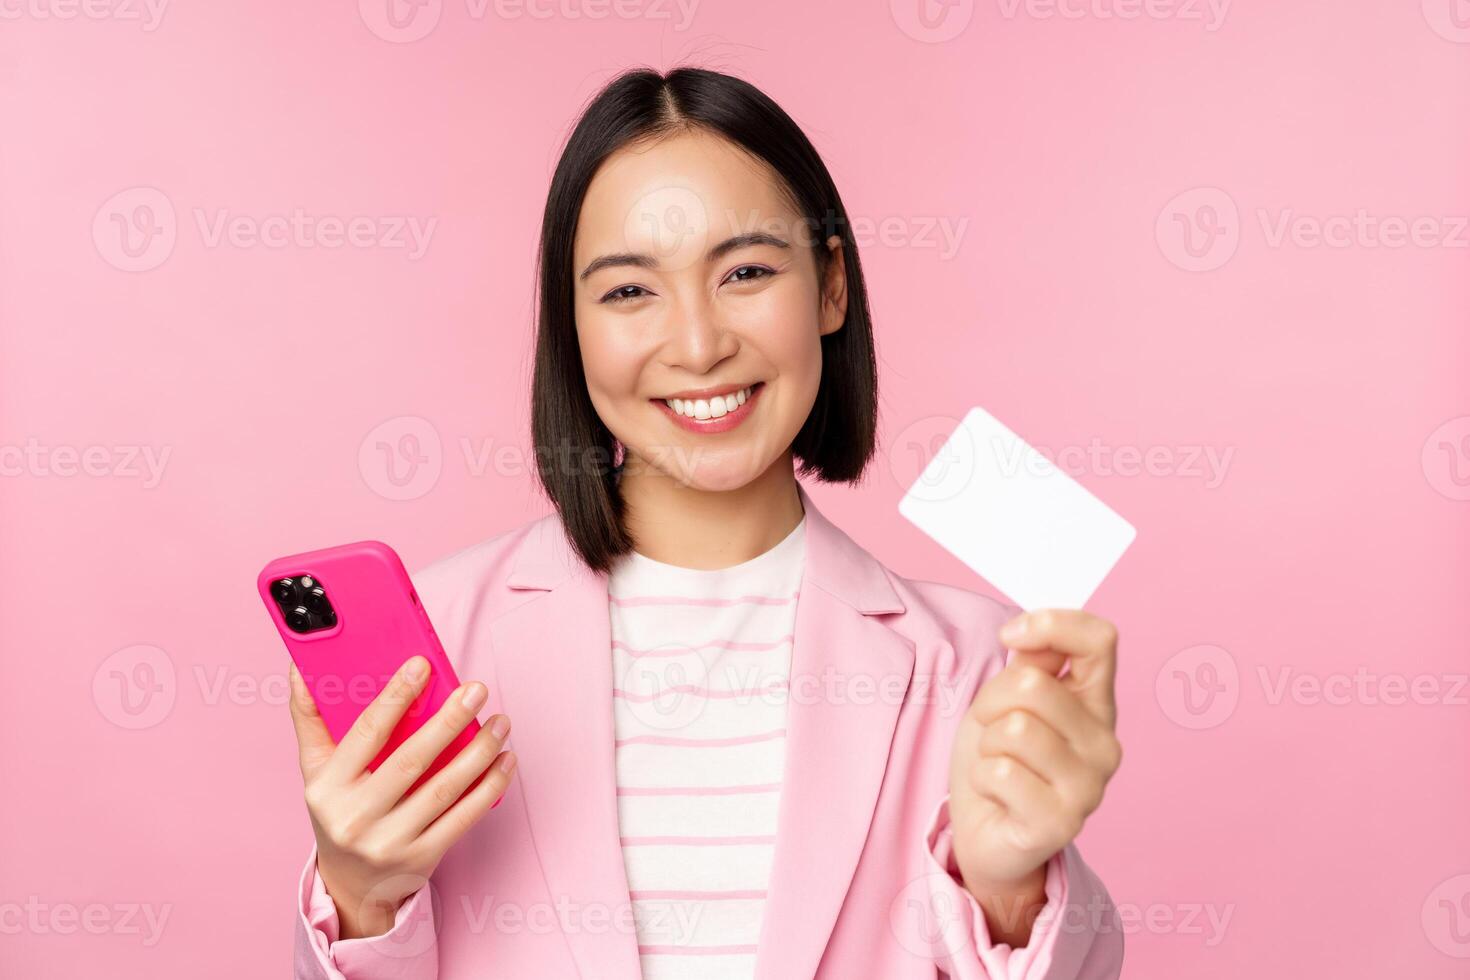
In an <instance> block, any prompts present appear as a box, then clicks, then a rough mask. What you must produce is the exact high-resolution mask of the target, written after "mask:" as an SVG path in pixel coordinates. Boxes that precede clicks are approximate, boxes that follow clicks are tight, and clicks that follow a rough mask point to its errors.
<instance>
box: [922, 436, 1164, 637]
mask: <svg viewBox="0 0 1470 980" xmlns="http://www.w3.org/2000/svg"><path fill="white" fill-rule="evenodd" d="M898 512H899V513H900V514H902V515H903V516H904V517H906V518H908V519H909V520H910V521H912V522H913V523H914V524H915V525H917V526H918V527H919V529H920V530H922V531H923V532H924V533H926V534H928V535H929V536H930V537H932V538H933V539H934V540H936V541H938V542H939V543H940V544H941V545H943V546H944V547H945V549H946V550H948V551H949V552H950V553H951V554H953V555H954V556H955V557H956V558H958V559H959V560H960V561H962V562H964V563H965V564H966V565H968V566H970V568H972V569H974V570H975V571H976V572H977V573H979V575H980V576H981V577H982V578H984V579H985V580H986V581H987V582H989V583H990V584H991V585H993V586H995V587H996V588H997V589H999V590H1000V591H1001V592H1002V593H1004V594H1005V595H1006V596H1008V597H1009V598H1010V599H1011V601H1013V602H1015V603H1016V604H1017V605H1019V606H1021V608H1023V609H1043V608H1055V609H1081V608H1082V605H1083V603H1085V602H1086V601H1087V600H1088V599H1089V598H1090V597H1091V596H1092V593H1093V592H1095V591H1096V590H1097V587H1098V586H1099V585H1100V584H1102V580H1103V579H1104V578H1105V577H1107V574H1108V572H1109V571H1111V570H1112V567H1113V566H1114V565H1115V564H1117V562H1118V559H1119V558H1121V557H1123V552H1125V551H1127V550H1128V546H1129V545H1130V544H1132V543H1133V539H1134V537H1135V536H1137V534H1138V532H1137V531H1135V530H1134V528H1133V525H1131V524H1129V523H1128V522H1127V521H1125V520H1123V518H1121V517H1119V516H1118V514H1117V513H1115V512H1114V511H1113V510H1112V509H1111V508H1110V507H1108V505H1107V504H1105V503H1103V502H1102V501H1101V500H1099V499H1097V498H1096V497H1094V496H1093V495H1092V494H1091V493H1089V492H1088V491H1087V489H1086V488H1085V487H1083V486H1082V484H1080V483H1078V482H1077V481H1076V480H1074V479H1072V477H1070V476H1069V475H1067V474H1066V473H1064V472H1062V471H1061V470H1060V469H1058V468H1057V466H1056V465H1055V464H1054V463H1052V462H1051V460H1049V459H1047V458H1046V457H1045V456H1043V455H1042V454H1041V453H1039V452H1037V451H1036V450H1035V449H1033V448H1031V447H1030V446H1028V445H1027V444H1026V443H1025V442H1024V441H1022V439H1021V437H1020V436H1018V435H1016V434H1015V433H1014V432H1012V431H1011V430H1010V429H1008V428H1006V427H1005V426H1004V425H1001V424H1000V423H999V422H998V421H996V420H995V418H994V417H993V416H992V415H991V414H990V413H989V412H986V411H985V410H984V409H980V408H973V409H971V410H970V413H969V414H968V415H966V416H965V418H964V420H963V421H962V422H960V424H959V427H958V428H956V429H955V430H954V432H952V433H951V434H950V436H949V438H948V439H947V440H946V441H945V443H944V445H943V446H942V447H941V448H940V449H939V451H938V452H936V453H935V455H934V458H933V459H931V460H929V462H928V465H926V466H925V467H924V471H923V472H922V473H920V474H919V478H918V479H917V480H916V481H914V485H913V486H911V487H910V488H909V490H908V492H907V493H906V494H904V497H903V499H902V500H900V501H899V503H898Z"/></svg>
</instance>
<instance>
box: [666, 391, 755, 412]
mask: <svg viewBox="0 0 1470 980" xmlns="http://www.w3.org/2000/svg"><path fill="white" fill-rule="evenodd" d="M751 390H752V389H751V388H741V389H740V390H739V391H737V392H734V393H732V394H729V395H716V396H715V397H714V398H710V399H703V398H701V399H698V400H695V399H692V398H665V399H664V404H665V405H667V406H669V408H671V409H673V410H674V411H675V412H676V413H678V414H679V415H683V416H687V417H688V418H692V419H701V420H704V419H717V418H719V417H720V416H722V415H726V414H728V413H730V412H733V411H735V409H737V408H739V407H740V406H741V405H744V404H745V403H746V402H747V401H748V400H749V399H750V393H751Z"/></svg>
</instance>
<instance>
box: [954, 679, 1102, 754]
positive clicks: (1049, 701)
mask: <svg viewBox="0 0 1470 980" xmlns="http://www.w3.org/2000/svg"><path fill="white" fill-rule="evenodd" d="M1018 709H1019V710H1022V711H1029V712H1030V713H1031V714H1033V715H1035V716H1036V717H1037V718H1038V719H1040V720H1041V721H1044V722H1045V723H1046V724H1048V725H1050V726H1051V727H1052V728H1053V729H1055V730H1056V731H1057V733H1058V734H1060V735H1061V736H1062V738H1064V739H1066V740H1067V742H1068V743H1069V744H1070V745H1071V746H1072V749H1073V750H1074V751H1076V752H1078V753H1079V754H1084V755H1085V753H1086V749H1087V746H1088V745H1089V744H1090V743H1093V742H1095V741H1096V740H1097V739H1098V738H1099V737H1100V736H1102V735H1105V734H1107V733H1108V732H1110V729H1108V728H1107V727H1105V726H1104V725H1103V724H1102V722H1100V721H1099V720H1098V719H1096V718H1094V717H1093V716H1092V714H1091V713H1090V712H1089V711H1088V710H1087V709H1086V708H1085V707H1084V706H1083V704H1082V701H1081V700H1080V699H1079V697H1078V696H1077V694H1075V693H1074V692H1072V691H1071V690H1069V689H1068V688H1067V686H1066V685H1065V684H1063V683H1062V682H1061V681H1060V680H1058V679H1057V678H1055V677H1053V676H1052V675H1051V674H1048V673H1047V672H1046V671H1044V670H1042V669H1041V668H1039V667H1035V666H1032V665H1030V664H1012V665H1011V666H1009V667H1007V668H1005V669H1004V670H1002V671H1001V672H1000V673H999V674H997V675H995V676H994V677H992V678H991V679H990V680H989V681H987V682H986V683H985V685H984V686H983V687H981V688H980V692H979V693H978V694H976V695H975V700H974V701H973V702H971V703H970V710H969V715H970V717H971V718H973V719H974V720H976V721H978V722H979V723H980V724H981V725H989V724H991V723H992V722H994V721H996V720H998V719H1000V718H1001V717H1002V716H1004V715H1007V714H1009V713H1010V712H1012V711H1015V710H1018Z"/></svg>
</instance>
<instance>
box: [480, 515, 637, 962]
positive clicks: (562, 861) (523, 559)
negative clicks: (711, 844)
mask: <svg viewBox="0 0 1470 980" xmlns="http://www.w3.org/2000/svg"><path fill="white" fill-rule="evenodd" d="M557 539H560V542H558V540H557ZM508 582H509V584H510V586H511V587H512V588H520V589H544V590H548V591H546V593H545V594H544V595H541V596H538V597H536V598H532V599H530V600H529V601H527V602H525V603H523V604H522V605H520V606H518V607H516V608H515V609H513V610H511V611H510V612H509V613H506V614H504V615H502V616H501V617H499V618H498V619H497V620H496V621H495V622H494V623H493V624H491V628H490V631H491V643H492V646H493V652H494V657H495V671H496V679H497V682H498V684H499V688H500V696H501V699H502V703H503V704H504V705H505V712H506V714H508V715H509V716H510V719H511V725H512V729H511V735H510V745H511V747H512V748H514V749H515V751H516V755H517V757H518V760H519V764H518V766H517V773H516V779H517V780H518V781H519V782H520V784H521V793H522V795H523V796H524V797H525V800H526V808H527V815H528V818H529V820H530V824H531V834H532V837H533V839H534V841H535V844H536V852H537V854H538V855H539V856H540V859H541V867H542V871H543V873H544V874H545V876H546V885H547V888H548V890H549V892H550V895H551V901H552V905H553V907H554V908H557V909H562V908H567V909H569V910H570V914H571V915H572V916H573V917H574V918H573V919H572V920H571V921H567V922H561V923H559V924H558V925H559V928H560V929H561V931H562V933H563V935H564V937H565V938H566V941H567V944H568V946H569V947H570V948H571V952H572V955H573V957H574V959H575V960H576V963H577V968H578V972H579V973H580V974H581V975H582V976H584V977H599V978H607V980H639V977H640V976H641V968H640V966H639V961H638V938H637V935H636V934H635V933H634V931H633V925H632V913H631V903H630V900H629V896H628V883H627V876H626V874H625V872H624V868H623V853H622V850H621V848H620V846H619V843H618V810H617V795H616V777H615V772H614V763H613V716H612V656H611V653H610V643H611V631H610V627H609V624H608V613H607V576H605V575H598V574H594V573H592V572H591V571H590V570H588V569H587V568H586V567H585V566H582V565H580V563H576V564H574V563H573V562H572V561H571V560H570V550H569V545H567V544H566V541H565V535H564V533H563V531H562V528H561V524H560V523H559V522H558V521H557V519H556V518H555V517H550V518H547V519H545V520H543V521H541V522H539V523H538V524H537V525H535V526H534V527H533V529H532V530H531V532H530V537H529V538H528V540H527V542H526V543H525V544H523V545H522V548H521V550H520V552H519V554H518V556H517V564H516V567H515V568H514V569H513V570H512V573H511V576H510V578H509V580H508ZM579 918H580V919H582V921H579Z"/></svg>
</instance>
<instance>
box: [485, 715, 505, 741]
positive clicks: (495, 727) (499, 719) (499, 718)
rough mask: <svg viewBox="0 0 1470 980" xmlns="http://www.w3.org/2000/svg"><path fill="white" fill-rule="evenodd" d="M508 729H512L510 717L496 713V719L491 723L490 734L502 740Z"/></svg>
mask: <svg viewBox="0 0 1470 980" xmlns="http://www.w3.org/2000/svg"><path fill="white" fill-rule="evenodd" d="M508 731H510V719H509V718H507V717H505V715H496V716H495V720H494V721H492V722H491V723H490V734H491V735H494V736H495V738H496V740H501V739H504V738H505V733H506V732H508Z"/></svg>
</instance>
